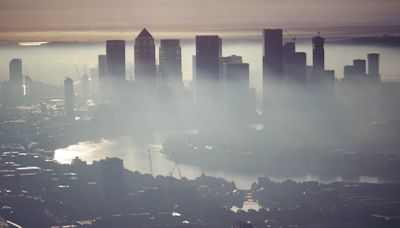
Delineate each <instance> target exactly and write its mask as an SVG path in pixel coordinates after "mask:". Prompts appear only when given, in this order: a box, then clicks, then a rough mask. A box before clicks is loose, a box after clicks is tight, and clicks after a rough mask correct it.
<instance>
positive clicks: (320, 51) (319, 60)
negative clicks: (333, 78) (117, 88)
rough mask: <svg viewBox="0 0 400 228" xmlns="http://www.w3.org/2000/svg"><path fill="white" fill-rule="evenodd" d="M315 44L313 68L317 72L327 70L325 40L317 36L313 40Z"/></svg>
mask: <svg viewBox="0 0 400 228" xmlns="http://www.w3.org/2000/svg"><path fill="white" fill-rule="evenodd" d="M312 43H313V67H314V70H316V71H323V70H325V49H324V43H325V38H322V37H320V36H319V35H318V36H315V37H313V38H312Z"/></svg>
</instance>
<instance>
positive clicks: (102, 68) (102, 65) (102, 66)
mask: <svg viewBox="0 0 400 228" xmlns="http://www.w3.org/2000/svg"><path fill="white" fill-rule="evenodd" d="M97 65H98V74H99V81H100V82H102V81H103V80H104V79H105V78H106V77H107V56H106V55H99V56H98V62H97Z"/></svg>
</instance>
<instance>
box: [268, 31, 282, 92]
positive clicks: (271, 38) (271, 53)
mask: <svg viewBox="0 0 400 228" xmlns="http://www.w3.org/2000/svg"><path fill="white" fill-rule="evenodd" d="M263 40H264V49H263V51H264V57H263V75H264V76H263V80H264V85H265V84H266V83H268V81H271V80H272V81H279V80H282V74H283V46H282V40H283V35H282V29H264V31H263Z"/></svg>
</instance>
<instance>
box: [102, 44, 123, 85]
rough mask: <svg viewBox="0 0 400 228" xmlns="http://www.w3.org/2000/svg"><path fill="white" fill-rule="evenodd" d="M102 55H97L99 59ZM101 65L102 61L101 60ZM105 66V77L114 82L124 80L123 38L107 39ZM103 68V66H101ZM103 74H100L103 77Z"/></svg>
mask: <svg viewBox="0 0 400 228" xmlns="http://www.w3.org/2000/svg"><path fill="white" fill-rule="evenodd" d="M103 58H104V57H99V67H100V60H101V61H104V60H103ZM101 65H102V67H103V66H104V62H101ZM106 66H107V77H109V79H110V80H111V81H112V83H114V82H118V81H119V82H121V81H125V41H124V40H107V42H106ZM103 69H104V68H103ZM103 69H102V70H103ZM103 75H104V74H102V77H103Z"/></svg>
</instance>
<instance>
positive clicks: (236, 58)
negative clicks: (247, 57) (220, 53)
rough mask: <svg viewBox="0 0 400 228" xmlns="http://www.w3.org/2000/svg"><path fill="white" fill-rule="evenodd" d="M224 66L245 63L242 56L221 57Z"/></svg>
mask: <svg viewBox="0 0 400 228" xmlns="http://www.w3.org/2000/svg"><path fill="white" fill-rule="evenodd" d="M221 63H222V64H235V63H243V59H242V56H238V55H231V56H226V57H221Z"/></svg>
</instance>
